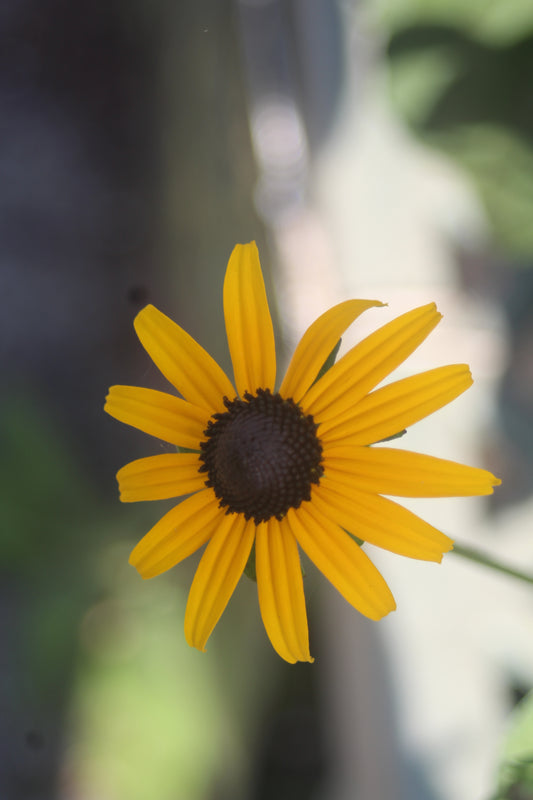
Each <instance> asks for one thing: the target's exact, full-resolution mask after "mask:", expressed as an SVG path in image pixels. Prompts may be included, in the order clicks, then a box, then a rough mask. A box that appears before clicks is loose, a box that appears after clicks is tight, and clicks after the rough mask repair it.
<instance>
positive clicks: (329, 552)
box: [285, 490, 396, 620]
mask: <svg viewBox="0 0 533 800" xmlns="http://www.w3.org/2000/svg"><path fill="white" fill-rule="evenodd" d="M314 494H315V490H313V497H312V499H311V501H310V502H305V503H302V505H301V506H300V508H298V509H294V508H291V509H290V510H289V511H288V513H287V516H286V517H285V519H286V520H287V523H288V525H289V527H290V529H291V531H292V532H293V534H294V536H295V537H296V539H297V541H298V544H299V545H300V547H301V548H302V550H303V551H304V552H305V553H307V555H308V556H309V558H310V559H311V561H313V563H314V564H315V565H316V567H317V568H318V569H319V570H320V572H322V573H323V575H324V576H325V577H326V578H327V579H328V580H329V581H330V582H331V583H332V584H333V586H334V587H335V588H336V589H337V591H338V592H340V594H342V596H343V597H344V598H345V600H347V601H348V602H349V603H350V604H351V605H352V606H354V608H357V610H358V611H360V612H361V613H362V614H364V615H365V616H366V617H369V618H370V619H376V620H377V619H381V618H382V617H384V616H385V615H386V614H388V613H389V612H390V611H394V609H395V608H396V603H395V602H394V598H393V596H392V594H391V591H390V589H389V587H388V586H387V584H386V583H385V581H384V579H383V577H382V576H381V574H380V573H379V572H378V570H377V569H376V567H375V566H374V565H373V563H372V562H371V561H370V559H369V558H368V556H367V555H366V554H365V553H364V552H363V551H362V549H361V548H360V547H359V545H358V544H357V543H356V542H355V541H354V540H353V539H352V538H351V537H350V536H349V535H348V534H347V533H346V532H345V531H343V530H342V528H340V527H339V525H338V524H337V522H336V521H335V517H334V516H327V515H326V514H324V513H322V511H321V510H320V509H319V508H318V507H317V505H316V504H315V501H314Z"/></svg>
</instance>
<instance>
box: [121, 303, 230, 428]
mask: <svg viewBox="0 0 533 800" xmlns="http://www.w3.org/2000/svg"><path fill="white" fill-rule="evenodd" d="M134 324H135V330H136V331H137V336H138V337H139V339H140V341H141V344H142V346H143V347H144V349H145V350H146V352H147V353H148V355H149V356H150V358H151V359H152V361H153V362H154V364H155V365H156V366H157V367H158V368H159V369H160V370H161V372H162V373H163V375H164V376H165V378H166V379H167V380H168V381H170V383H171V384H172V385H173V386H175V387H176V389H177V390H178V392H179V393H180V394H181V395H183V397H184V398H185V399H186V400H188V401H189V402H190V403H193V404H194V405H196V406H200V407H203V408H206V409H208V411H209V412H210V413H212V412H213V411H224V410H225V408H224V401H223V398H224V396H226V397H229V398H230V400H232V399H233V398H234V397H235V389H234V388H233V385H232V383H231V381H230V380H229V378H228V377H227V375H226V373H225V372H224V371H223V370H222V369H221V367H219V365H218V364H217V363H216V361H215V360H214V359H213V358H212V357H211V356H210V355H209V353H207V351H206V350H204V348H203V347H201V345H199V344H198V342H196V341H195V340H194V339H193V338H192V336H189V334H188V333H186V332H185V331H184V330H183V328H180V326H179V325H176V323H175V322H173V321H172V320H171V319H169V317H167V316H165V314H163V313H162V312H161V311H158V309H157V308H155V307H154V306H151V305H149V306H146V308H143V310H142V311H140V312H139V313H138V314H137V316H136V318H135V323H134Z"/></svg>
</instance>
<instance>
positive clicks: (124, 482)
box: [117, 453, 205, 503]
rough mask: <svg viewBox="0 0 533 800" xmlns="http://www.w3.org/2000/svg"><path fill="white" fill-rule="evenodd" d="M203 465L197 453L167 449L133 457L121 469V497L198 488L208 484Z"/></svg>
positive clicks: (128, 498)
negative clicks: (150, 454) (170, 451)
mask: <svg viewBox="0 0 533 800" xmlns="http://www.w3.org/2000/svg"><path fill="white" fill-rule="evenodd" d="M200 466H201V462H200V460H199V458H198V455H197V454H196V453H163V454H161V455H158V456H149V457H148V458H139V459H137V460H136V461H131V462H130V463H129V464H126V466H124V467H122V469H119V471H118V472H117V480H118V485H119V490H120V499H121V500H122V502H123V503H135V502H137V501H138V500H166V499H167V498H169V497H181V496H182V495H184V494H192V493H193V492H197V491H199V489H203V488H204V486H205V475H202V474H201V473H200V472H198V468H199V467H200Z"/></svg>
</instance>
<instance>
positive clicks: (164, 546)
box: [130, 489, 224, 578]
mask: <svg viewBox="0 0 533 800" xmlns="http://www.w3.org/2000/svg"><path fill="white" fill-rule="evenodd" d="M223 516H224V512H223V511H221V510H220V508H219V507H218V498H217V497H216V496H215V493H214V492H213V490H212V489H203V490H202V491H201V492H197V493H196V494H193V495H192V497H188V498H187V499H186V500H183V502H181V503H179V504H178V505H177V506H175V507H174V508H173V509H171V510H170V511H169V512H168V513H167V514H165V516H164V517H162V518H161V519H160V520H159V522H158V523H156V524H155V525H154V527H153V528H152V529H151V530H150V531H148V533H147V534H146V536H144V537H143V538H142V539H141V541H140V542H139V544H138V545H137V546H136V547H134V548H133V550H132V552H131V555H130V564H131V565H132V566H134V567H135V568H136V569H137V571H138V572H139V574H140V575H141V576H142V577H143V578H154V577H155V576H156V575H160V574H161V573H162V572H166V570H167V569H170V568H171V567H174V566H175V565H176V564H178V563H179V562H180V561H183V559H184V558H187V557H188V556H190V555H191V554H192V553H194V552H195V551H196V550H198V548H199V547H201V546H202V545H203V544H205V542H207V540H208V539H209V538H210V536H211V535H212V533H213V531H214V530H215V529H216V527H217V525H219V524H220V520H221V518H223Z"/></svg>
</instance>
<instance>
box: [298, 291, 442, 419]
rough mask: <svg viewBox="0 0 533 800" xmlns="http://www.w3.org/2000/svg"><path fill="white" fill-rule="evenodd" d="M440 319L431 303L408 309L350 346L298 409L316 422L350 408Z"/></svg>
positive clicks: (408, 353)
mask: <svg viewBox="0 0 533 800" xmlns="http://www.w3.org/2000/svg"><path fill="white" fill-rule="evenodd" d="M440 319H441V314H439V313H438V311H437V309H436V307H435V304H434V303H430V304H429V305H427V306H422V307H421V308H415V309H414V310H413V311H408V312H407V314H403V315H402V316H401V317H397V318H396V319H393V320H392V322H389V323H388V324H387V325H384V326H383V327H382V328H380V329H379V330H377V331H375V332H374V333H371V334H370V336H367V338H366V339H363V341H362V342H359V344H357V345H355V347H352V349H351V350H350V351H349V352H348V353H346V355H345V356H343V357H342V358H341V359H340V360H339V361H337V363H336V364H334V365H333V366H332V367H331V369H330V370H328V371H327V372H326V374H325V375H323V376H322V378H320V380H319V381H317V383H315V384H314V385H313V386H312V387H311V389H310V390H309V392H308V393H307V394H306V395H305V397H304V398H303V400H302V408H303V409H304V410H305V412H306V413H308V414H313V416H314V417H315V420H316V422H325V421H328V420H331V419H334V418H335V417H337V416H339V415H341V414H343V413H345V412H347V411H349V410H350V409H353V407H354V405H355V404H356V403H358V402H359V400H360V399H361V398H362V397H364V396H365V395H366V394H367V393H368V392H369V391H370V390H371V389H373V388H374V386H376V385H377V384H378V383H380V381H382V380H383V378H385V377H386V376H387V375H389V374H390V373H391V372H392V371H393V370H394V369H396V367H397V366H398V365H399V364H401V363H402V361H405V359H406V358H407V357H408V356H409V355H410V354H411V353H412V352H413V351H414V350H416V348H417V347H418V346H419V345H420V344H421V343H422V342H423V341H424V339H425V338H426V337H427V336H428V335H429V333H431V331H432V330H433V328H434V327H435V325H436V324H437V323H438V322H439V320H440Z"/></svg>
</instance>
